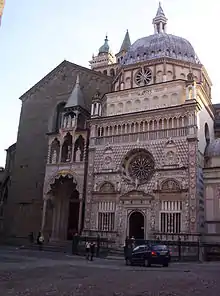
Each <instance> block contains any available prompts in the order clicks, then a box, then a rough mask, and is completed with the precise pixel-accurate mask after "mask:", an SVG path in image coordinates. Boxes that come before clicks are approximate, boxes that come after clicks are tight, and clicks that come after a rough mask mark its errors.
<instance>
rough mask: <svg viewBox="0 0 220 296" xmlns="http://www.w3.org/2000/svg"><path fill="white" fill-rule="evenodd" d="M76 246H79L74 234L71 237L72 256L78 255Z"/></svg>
mask: <svg viewBox="0 0 220 296" xmlns="http://www.w3.org/2000/svg"><path fill="white" fill-rule="evenodd" d="M78 245H79V235H78V233H77V232H76V233H75V234H74V236H73V241H72V254H74V255H78Z"/></svg>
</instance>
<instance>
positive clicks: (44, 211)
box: [41, 198, 47, 232]
mask: <svg viewBox="0 0 220 296" xmlns="http://www.w3.org/2000/svg"><path fill="white" fill-rule="evenodd" d="M46 213H47V199H46V198H44V203H43V212H42V221H41V232H44V227H45V223H46Z"/></svg>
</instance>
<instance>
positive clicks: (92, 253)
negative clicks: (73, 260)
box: [90, 242, 95, 261]
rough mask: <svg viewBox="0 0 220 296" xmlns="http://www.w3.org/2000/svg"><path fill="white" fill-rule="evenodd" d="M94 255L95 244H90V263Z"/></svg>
mask: <svg viewBox="0 0 220 296" xmlns="http://www.w3.org/2000/svg"><path fill="white" fill-rule="evenodd" d="M94 254H95V243H94V242H92V243H91V244H90V261H93V257H94Z"/></svg>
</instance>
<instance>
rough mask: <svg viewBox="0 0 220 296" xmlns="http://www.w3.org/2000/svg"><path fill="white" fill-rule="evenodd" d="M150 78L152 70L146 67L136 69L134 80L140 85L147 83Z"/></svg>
mask: <svg viewBox="0 0 220 296" xmlns="http://www.w3.org/2000/svg"><path fill="white" fill-rule="evenodd" d="M151 79H152V72H151V70H150V69H148V68H147V69H145V70H140V71H138V72H137V74H136V76H135V82H136V84H138V85H140V86H143V85H147V84H149V83H150V81H151Z"/></svg>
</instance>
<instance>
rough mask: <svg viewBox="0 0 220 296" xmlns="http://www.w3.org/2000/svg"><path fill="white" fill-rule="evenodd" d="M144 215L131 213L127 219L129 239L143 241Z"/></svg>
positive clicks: (136, 212) (137, 212)
mask: <svg viewBox="0 0 220 296" xmlns="http://www.w3.org/2000/svg"><path fill="white" fill-rule="evenodd" d="M144 220H145V219H144V215H143V214H142V213H141V212H139V211H135V212H133V213H132V214H131V215H130V217H129V237H132V236H133V237H134V238H135V239H144Z"/></svg>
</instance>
